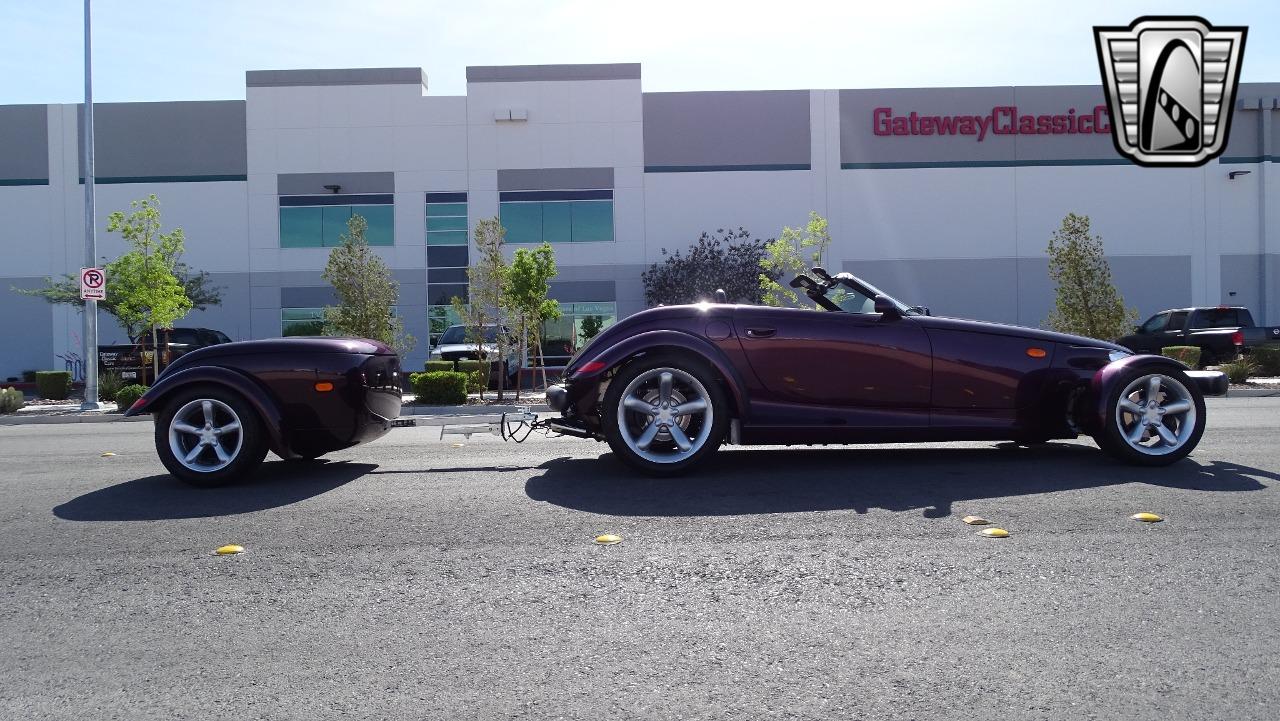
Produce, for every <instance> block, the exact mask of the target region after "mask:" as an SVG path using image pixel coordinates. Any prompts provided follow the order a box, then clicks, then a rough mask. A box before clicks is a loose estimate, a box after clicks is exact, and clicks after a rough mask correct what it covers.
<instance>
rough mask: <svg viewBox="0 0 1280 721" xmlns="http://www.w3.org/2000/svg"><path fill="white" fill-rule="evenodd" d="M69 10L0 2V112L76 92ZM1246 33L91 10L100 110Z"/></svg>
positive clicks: (900, 11)
mask: <svg viewBox="0 0 1280 721" xmlns="http://www.w3.org/2000/svg"><path fill="white" fill-rule="evenodd" d="M82 7H83V6H82V3H81V2H80V1H79V0H0V77H3V78H4V82H3V83H0V103H3V104H7V103H50V102H75V101H78V100H80V99H82V98H83V77H82V71H83V66H82V62H83V60H82V57H83V56H82V42H83V40H82V36H81V17H82V15H81V13H82ZM1143 14H1199V15H1203V16H1204V17H1206V18H1207V19H1208V20H1209V21H1210V22H1212V23H1214V24H1219V25H1232V24H1246V25H1248V26H1249V40H1248V47H1247V50H1246V53H1245V62H1244V74H1243V79H1244V80H1245V81H1280V2H1275V0H1272V1H1271V2H1123V1H1120V2H1086V1H1082V0H1071V1H1067V2H1038V1H1037V0H1016V1H1012V2H1003V1H1001V2H978V1H970V2H964V1H953V2H932V1H931V0H907V1H905V2H903V1H893V0H878V1H876V2H870V3H863V2H851V1H849V0H828V1H827V2H809V1H808V0H789V1H788V2H781V3H779V2H769V3H755V2H748V1H747V0H740V1H739V2H724V3H721V2H698V1H697V0H682V1H680V2H668V1H666V0H644V1H643V2H627V3H620V2H608V0H563V1H559V2H552V1H545V2H539V1H537V0H523V1H507V0H494V1H490V0H461V1H460V0H449V1H448V2H434V1H432V0H420V1H418V2H391V1H390V0H363V1H356V0H347V1H345V2H340V1H338V0H296V1H295V0H202V1H199V2H197V1H195V0H165V1H160V0H95V2H94V95H95V99H97V100H99V101H140V100H141V101H145V100H205V99H233V98H243V97H244V71H245V70H258V69H281V68H327V67H388V66H396V67H399V66H409V67H422V68H425V69H426V71H427V75H428V78H429V83H428V85H429V89H428V92H429V94H432V95H461V94H464V93H465V74H464V73H465V68H466V66H467V65H516V64H533V63H596V62H641V63H643V66H644V67H643V87H644V89H645V90H648V91H664V90H722V89H769V88H860V87H914V86H964V85H1054V84H1096V83H1097V82H1098V70H1097V61H1096V59H1095V56H1094V49H1093V39H1092V34H1091V26H1093V25H1095V24H1107V25H1126V24H1128V23H1129V21H1131V20H1132V19H1133V18H1135V17H1137V16H1139V15H1143Z"/></svg>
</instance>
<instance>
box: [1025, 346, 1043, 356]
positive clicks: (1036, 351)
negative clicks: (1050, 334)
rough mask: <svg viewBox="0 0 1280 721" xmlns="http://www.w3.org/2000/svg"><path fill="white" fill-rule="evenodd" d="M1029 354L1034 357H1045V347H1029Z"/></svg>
mask: <svg viewBox="0 0 1280 721" xmlns="http://www.w3.org/2000/svg"><path fill="white" fill-rule="evenodd" d="M1027 355H1029V356H1031V357H1032V358H1043V357H1044V356H1045V352H1044V348H1028V349H1027Z"/></svg>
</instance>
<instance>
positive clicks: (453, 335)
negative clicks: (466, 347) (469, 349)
mask: <svg viewBox="0 0 1280 721" xmlns="http://www.w3.org/2000/svg"><path fill="white" fill-rule="evenodd" d="M469 342H471V341H469V340H467V327H466V326H462V325H452V326H449V329H448V330H446V331H445V332H444V334H443V335H441V336H440V345H463V344H465V343H469ZM484 342H485V343H497V342H498V327H497V326H496V325H487V326H485V327H484Z"/></svg>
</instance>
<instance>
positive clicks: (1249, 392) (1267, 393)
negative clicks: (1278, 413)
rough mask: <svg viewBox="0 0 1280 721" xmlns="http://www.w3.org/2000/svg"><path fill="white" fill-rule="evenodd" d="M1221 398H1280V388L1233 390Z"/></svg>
mask: <svg viewBox="0 0 1280 721" xmlns="http://www.w3.org/2000/svg"><path fill="white" fill-rule="evenodd" d="M1219 397H1220V398H1280V388H1231V389H1229V390H1228V391H1227V394H1226V395H1225V396H1219Z"/></svg>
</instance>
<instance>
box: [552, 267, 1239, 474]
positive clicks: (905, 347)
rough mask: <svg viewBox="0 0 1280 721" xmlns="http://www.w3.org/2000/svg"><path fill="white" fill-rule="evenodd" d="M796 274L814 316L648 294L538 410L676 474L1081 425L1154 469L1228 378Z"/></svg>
mask: <svg viewBox="0 0 1280 721" xmlns="http://www.w3.org/2000/svg"><path fill="white" fill-rule="evenodd" d="M813 272H814V274H815V275H816V276H817V277H818V278H819V280H815V279H814V278H813V277H810V276H807V275H801V276H799V277H797V278H796V279H795V280H793V281H792V285H793V287H798V288H802V289H804V291H805V293H806V295H808V297H809V298H810V299H812V300H813V301H814V302H815V303H816V304H817V305H818V306H819V307H820V308H822V309H824V310H825V311H827V312H821V313H815V312H813V311H812V310H806V309H799V308H771V307H762V306H752V305H729V304H726V303H700V304H697V305H682V306H669V307H659V308H653V309H650V310H646V311H643V312H640V313H637V314H635V315H633V316H630V317H628V318H626V319H624V320H622V321H619V322H618V323H616V324H614V325H613V326H611V327H610V328H607V329H605V330H604V331H602V332H601V333H600V335H598V336H596V337H595V339H593V340H592V341H591V343H589V344H588V345H587V346H586V347H585V348H584V349H583V350H582V351H580V352H579V353H578V354H577V355H576V356H575V357H574V358H572V359H571V360H570V361H569V364H568V366H567V368H566V369H565V373H564V377H565V378H566V379H567V380H566V381H565V382H564V384H563V385H559V386H552V387H551V388H550V389H549V390H548V392H547V400H548V403H549V405H550V406H551V408H552V410H553V411H556V412H558V414H559V415H558V417H553V418H551V419H549V420H547V421H536V422H537V423H539V424H540V425H543V426H544V427H547V428H549V429H550V430H553V431H557V432H560V433H563V434H566V435H573V436H579V437H584V438H594V439H597V440H604V441H607V442H608V443H609V446H610V448H611V449H612V450H613V452H614V453H615V454H616V455H617V456H618V457H620V458H621V459H622V460H624V461H626V462H627V463H629V464H631V465H633V466H635V467H636V468H638V469H640V470H642V471H646V472H649V473H652V474H655V475H672V474H676V473H680V472H682V471H686V470H688V469H689V468H692V467H694V466H695V465H697V464H698V463H699V462H701V461H702V460H704V459H705V458H706V457H707V456H708V455H710V454H711V453H713V452H714V451H715V450H716V449H717V448H718V447H719V446H720V445H721V443H723V442H726V441H728V442H731V443H741V444H806V445H812V444H828V443H837V444H838V443H877V442H903V441H910V442H920V441H961V440H969V441H972V440H1011V441H1014V442H1018V443H1024V444H1035V443H1042V442H1045V441H1048V440H1050V439H1056V438H1075V437H1076V436H1078V435H1079V434H1088V435H1090V436H1092V437H1093V438H1094V439H1095V440H1096V441H1097V443H1098V445H1099V446H1101V447H1102V449H1103V450H1105V451H1107V452H1108V453H1110V454H1112V455H1114V456H1116V457H1117V458H1120V459H1122V460H1125V461H1128V462H1130V463H1135V464H1139V465H1148V466H1156V465H1165V464H1169V463H1172V462H1174V461H1176V460H1178V459H1179V458H1182V457H1183V456H1185V455H1187V454H1188V453H1190V452H1191V450H1192V449H1193V448H1195V446H1196V444H1197V443H1198V442H1199V440H1200V436H1201V434H1203V433H1204V428H1205V419H1206V411H1205V403H1204V396H1205V395H1221V394H1223V393H1225V392H1226V390H1227V379H1226V376H1225V374H1223V373H1220V372H1217V371H1192V370H1189V369H1188V368H1187V367H1186V366H1184V365H1183V364H1181V363H1179V362H1178V361H1176V360H1173V359H1170V358H1164V357H1161V356H1158V355H1135V354H1133V353H1132V352H1130V351H1129V350H1127V349H1125V348H1123V347H1121V346H1119V345H1117V344H1115V343H1110V342H1107V341H1102V340H1097V339H1093V338H1083V337H1080V336H1073V335H1066V334H1062V333H1052V332H1048V331H1044V330H1036V329H1031V328H1020V327H1017V326H1012V325H1003V324H1000V323H988V322H981V321H973V320H962V319H957V318H943V317H936V316H930V315H925V314H924V313H922V312H919V311H917V310H914V309H913V308H912V307H909V306H907V305H906V304H903V303H901V302H899V301H897V300H895V299H894V298H892V297H890V296H889V295H887V294H885V293H884V292H882V291H880V290H878V289H877V288H875V287H874V286H872V285H871V284H869V283H867V282H865V281H863V280H860V279H858V278H855V277H854V276H852V275H850V274H848V273H841V274H839V275H837V276H834V277H833V276H830V275H828V274H827V273H826V272H825V271H823V270H822V269H821V268H815V269H813Z"/></svg>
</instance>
